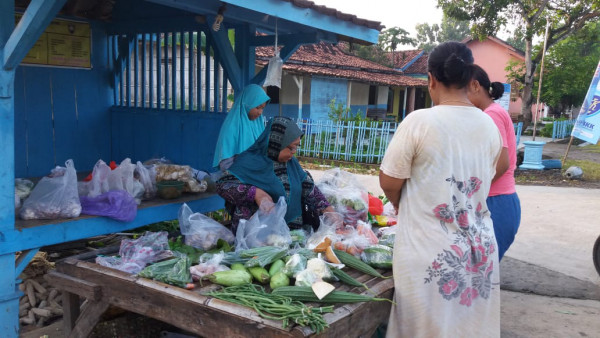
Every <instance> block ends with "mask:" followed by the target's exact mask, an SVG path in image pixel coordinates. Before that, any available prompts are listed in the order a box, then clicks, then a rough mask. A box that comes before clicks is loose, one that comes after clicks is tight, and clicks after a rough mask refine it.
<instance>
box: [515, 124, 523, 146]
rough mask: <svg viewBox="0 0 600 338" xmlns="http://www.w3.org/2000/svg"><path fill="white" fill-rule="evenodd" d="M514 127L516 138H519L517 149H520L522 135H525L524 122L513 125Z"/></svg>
mask: <svg viewBox="0 0 600 338" xmlns="http://www.w3.org/2000/svg"><path fill="white" fill-rule="evenodd" d="M513 127H514V128H515V136H517V148H518V147H519V142H521V134H522V133H523V122H519V123H513Z"/></svg>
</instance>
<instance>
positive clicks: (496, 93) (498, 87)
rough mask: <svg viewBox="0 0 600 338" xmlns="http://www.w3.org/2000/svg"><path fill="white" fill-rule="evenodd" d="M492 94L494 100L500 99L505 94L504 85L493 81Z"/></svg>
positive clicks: (490, 89) (491, 85)
mask: <svg viewBox="0 0 600 338" xmlns="http://www.w3.org/2000/svg"><path fill="white" fill-rule="evenodd" d="M489 91H490V96H491V98H492V99H493V100H498V99H499V98H501V97H502V94H504V85H503V84H502V83H500V82H492V83H491V84H490V88H489Z"/></svg>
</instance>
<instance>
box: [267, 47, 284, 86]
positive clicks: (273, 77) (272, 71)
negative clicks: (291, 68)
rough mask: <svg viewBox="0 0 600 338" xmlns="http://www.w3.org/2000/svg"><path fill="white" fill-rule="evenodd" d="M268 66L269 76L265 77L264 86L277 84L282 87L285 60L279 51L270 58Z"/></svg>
mask: <svg viewBox="0 0 600 338" xmlns="http://www.w3.org/2000/svg"><path fill="white" fill-rule="evenodd" d="M267 67H268V68H267V76H266V77H265V83H264V84H263V87H268V86H275V87H279V88H281V73H282V68H283V60H282V59H281V57H280V56H279V51H277V53H276V54H275V56H274V57H272V58H270V59H269V65H268V66H267Z"/></svg>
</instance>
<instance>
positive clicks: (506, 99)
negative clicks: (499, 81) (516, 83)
mask: <svg viewBox="0 0 600 338" xmlns="http://www.w3.org/2000/svg"><path fill="white" fill-rule="evenodd" d="M503 85H504V94H502V96H501V97H500V98H499V99H498V100H496V103H497V104H499V105H501V106H502V108H504V110H506V111H508V106H509V105H510V83H503Z"/></svg>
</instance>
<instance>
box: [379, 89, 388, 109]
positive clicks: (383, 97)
mask: <svg viewBox="0 0 600 338" xmlns="http://www.w3.org/2000/svg"><path fill="white" fill-rule="evenodd" d="M389 92H390V87H389V86H378V87H377V108H378V109H387V104H388V94H389Z"/></svg>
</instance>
